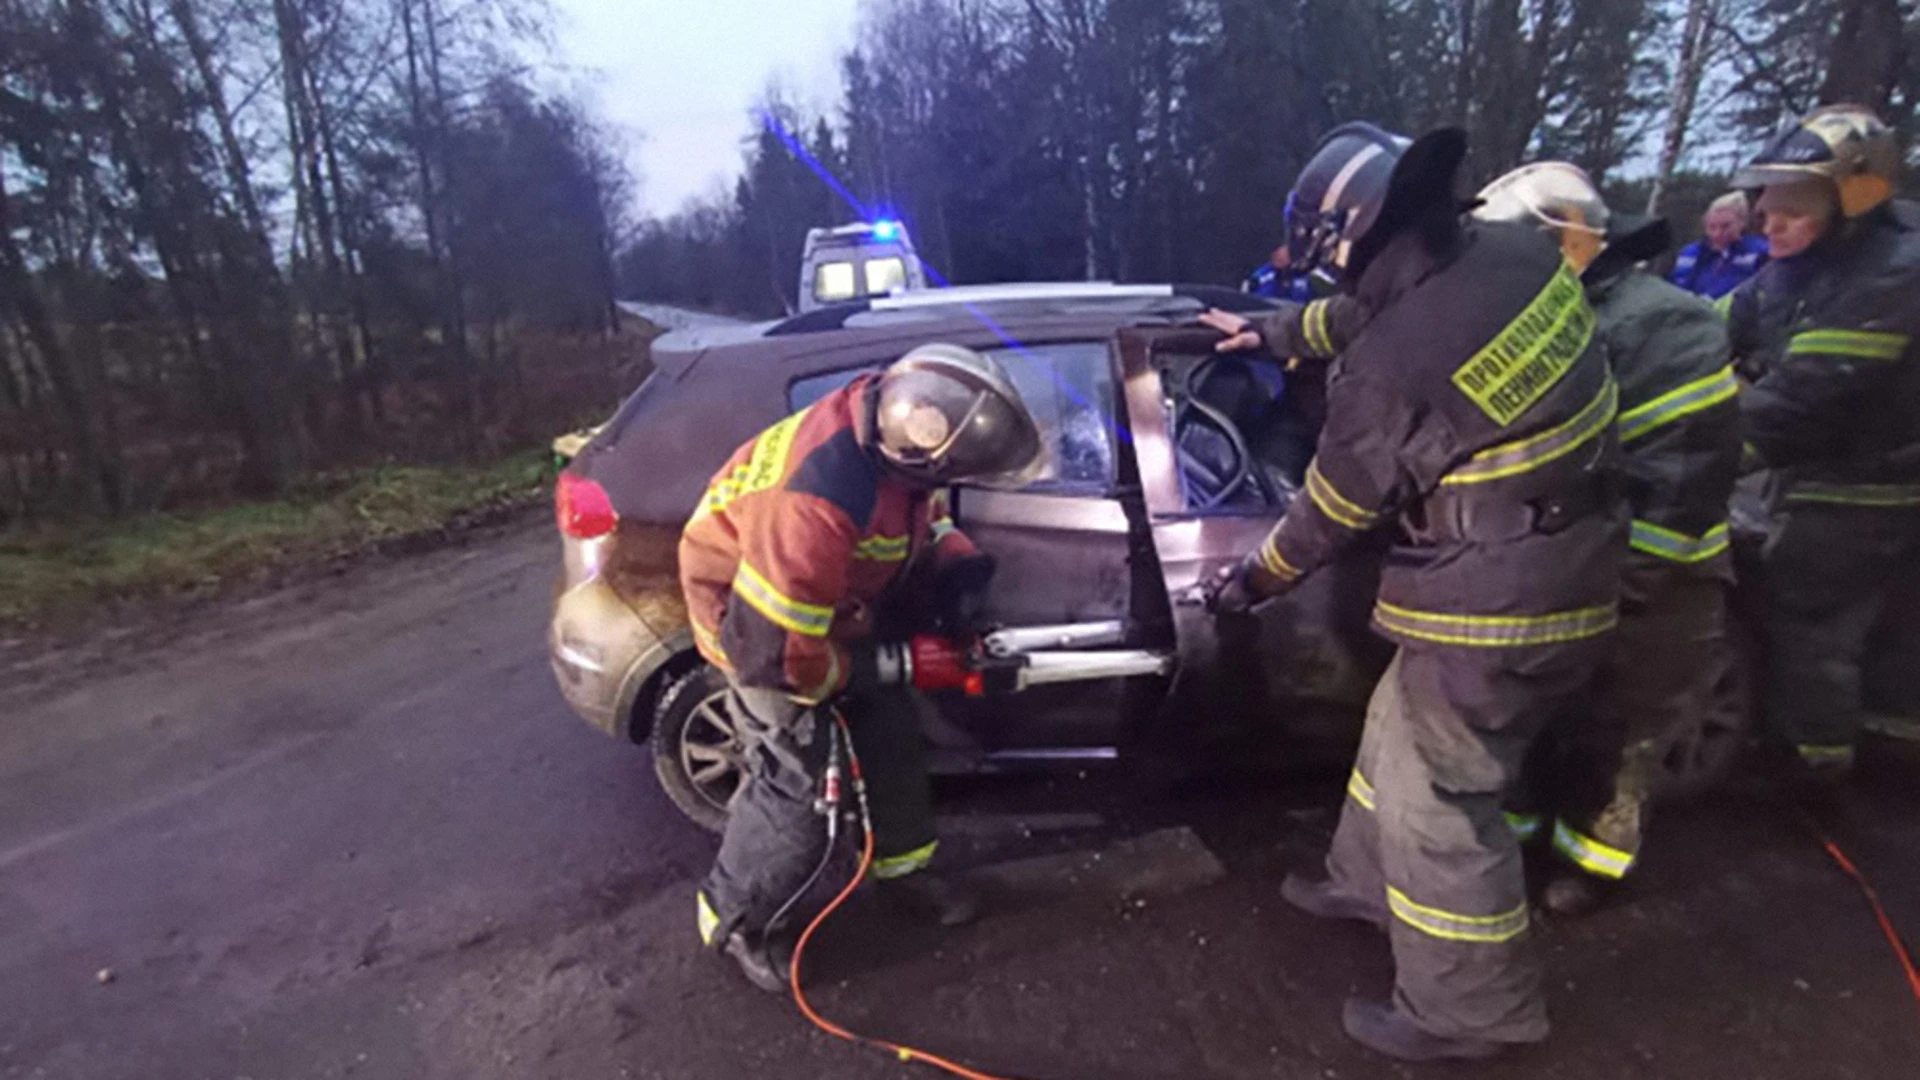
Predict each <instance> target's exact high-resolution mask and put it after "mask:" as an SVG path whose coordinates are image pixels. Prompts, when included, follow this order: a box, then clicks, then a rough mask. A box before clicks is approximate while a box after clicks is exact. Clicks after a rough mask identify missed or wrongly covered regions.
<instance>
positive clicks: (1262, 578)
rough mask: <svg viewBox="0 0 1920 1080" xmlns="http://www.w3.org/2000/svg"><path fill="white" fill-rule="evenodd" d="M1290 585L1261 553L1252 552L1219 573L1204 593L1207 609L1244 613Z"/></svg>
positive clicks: (1228, 612) (1277, 594)
mask: <svg viewBox="0 0 1920 1080" xmlns="http://www.w3.org/2000/svg"><path fill="white" fill-rule="evenodd" d="M1289 587H1290V583H1289V582H1287V581H1286V580H1285V579H1283V578H1281V577H1280V576H1278V575H1277V574H1272V573H1269V572H1268V571H1267V568H1266V567H1265V566H1263V565H1261V563H1260V559H1259V558H1258V557H1257V556H1253V555H1249V556H1247V557H1246V558H1244V559H1241V560H1240V561H1239V562H1237V563H1235V564H1234V565H1232V566H1228V567H1223V568H1222V569H1221V570H1220V572H1219V573H1217V574H1215V575H1214V576H1213V578H1212V580H1210V581H1208V582H1207V585H1206V588H1205V590H1204V592H1203V593H1202V597H1203V599H1204V600H1205V601H1206V605H1207V610H1208V611H1210V612H1212V613H1213V614H1215V615H1244V614H1246V613H1247V612H1249V611H1252V610H1253V609H1254V607H1255V606H1257V605H1259V604H1260V603H1262V602H1263V601H1266V600H1271V599H1273V598H1274V597H1276V596H1279V595H1280V594H1281V593H1283V592H1286V591H1287V589H1288V588H1289Z"/></svg>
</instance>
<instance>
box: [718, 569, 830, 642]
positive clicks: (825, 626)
mask: <svg viewBox="0 0 1920 1080" xmlns="http://www.w3.org/2000/svg"><path fill="white" fill-rule="evenodd" d="M733 594H734V595H735V596H738V597H739V598H740V599H742V600H745V601H746V602H747V603H748V604H750V605H751V606H752V607H753V610H755V611H757V612H759V613H760V614H762V615H765V616H766V617H767V618H768V619H770V620H772V622H773V624H774V625H775V626H778V627H780V628H781V629H783V630H791V631H793V632H794V633H796V634H805V635H807V636H808V637H826V636H827V631H828V630H831V629H832V628H833V609H832V608H830V607H822V606H821V605H819V604H805V603H801V602H800V601H798V600H795V599H793V598H792V597H789V596H787V595H785V594H784V593H782V592H781V591H780V590H778V589H776V588H774V587H773V584H772V583H771V582H769V581H768V580H767V579H766V578H764V577H762V576H761V575H760V571H758V570H755V569H754V568H753V567H752V566H751V565H749V564H747V563H746V562H742V563H741V564H740V569H739V570H738V571H737V572H736V573H735V574H734V575H733Z"/></svg>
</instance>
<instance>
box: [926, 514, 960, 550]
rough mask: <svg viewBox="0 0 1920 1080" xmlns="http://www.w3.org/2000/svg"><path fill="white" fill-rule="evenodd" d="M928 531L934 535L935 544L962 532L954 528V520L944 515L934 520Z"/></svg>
mask: <svg viewBox="0 0 1920 1080" xmlns="http://www.w3.org/2000/svg"><path fill="white" fill-rule="evenodd" d="M928 531H929V532H931V533H932V534H933V542H934V543H936V544H937V543H939V542H940V541H942V540H945V539H946V538H947V537H948V536H951V535H952V534H954V533H956V532H959V531H960V530H958V529H956V528H954V525H953V519H952V518H950V517H947V516H946V515H944V514H943V515H941V516H940V517H937V518H934V519H933V523H932V524H931V525H929V526H928Z"/></svg>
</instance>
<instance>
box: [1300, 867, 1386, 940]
mask: <svg viewBox="0 0 1920 1080" xmlns="http://www.w3.org/2000/svg"><path fill="white" fill-rule="evenodd" d="M1280 899H1282V900H1285V901H1286V902H1287V903H1289V904H1292V905H1293V906H1294V907H1296V908H1299V909H1300V910H1301V911H1304V912H1306V913H1307V914H1309V915H1311V916H1313V917H1314V918H1316V919H1347V920H1351V921H1353V922H1364V923H1372V924H1373V925H1375V926H1378V927H1381V928H1385V927H1386V925H1387V913H1386V912H1385V911H1384V910H1382V909H1381V908H1378V907H1376V906H1374V905H1372V904H1369V903H1367V902H1366V901H1365V900H1359V899H1355V898H1354V897H1351V896H1348V895H1347V894H1345V893H1343V892H1340V891H1338V890H1336V889H1335V888H1334V887H1333V882H1331V881H1308V880H1307V879H1306V878H1303V877H1301V876H1300V875H1298V874H1288V875H1287V876H1286V878H1285V880H1283V881H1281V882H1280Z"/></svg>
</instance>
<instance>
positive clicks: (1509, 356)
mask: <svg viewBox="0 0 1920 1080" xmlns="http://www.w3.org/2000/svg"><path fill="white" fill-rule="evenodd" d="M1376 130H1377V129H1376ZM1465 155H1466V138H1465V135H1464V134H1463V133H1461V132H1459V131H1457V130H1452V129H1448V130H1443V131H1439V132H1435V133H1432V134H1430V135H1427V136H1425V137H1424V138H1422V139H1421V140H1419V141H1418V142H1416V143H1414V144H1413V145H1412V146H1411V147H1409V148H1407V149H1406V150H1405V151H1404V153H1401V152H1400V151H1399V148H1398V147H1397V146H1395V145H1393V144H1392V143H1391V142H1388V141H1386V140H1383V139H1381V138H1379V137H1378V136H1377V135H1374V134H1371V133H1368V132H1365V131H1355V130H1353V129H1352V128H1342V129H1336V131H1335V132H1333V133H1332V134H1331V135H1330V136H1329V137H1328V138H1327V139H1326V140H1324V141H1323V143H1322V145H1321V147H1320V148H1319V150H1318V151H1316V153H1315V155H1314V157H1313V159H1312V160H1311V161H1310V162H1309V163H1308V165H1307V167H1306V169H1305V170H1304V172H1303V173H1302V175H1301V177H1300V180H1299V181H1298V183H1297V185H1296V188H1295V199H1296V204H1297V205H1303V206H1307V207H1311V208H1314V209H1312V210H1311V211H1309V212H1308V213H1311V214H1312V215H1313V218H1312V219H1310V220H1308V221H1305V222H1303V224H1305V225H1306V226H1307V228H1306V230H1305V231H1306V232H1307V234H1308V235H1307V236H1306V238H1305V243H1304V245H1303V246H1304V247H1305V248H1306V250H1307V252H1308V254H1309V258H1310V259H1311V261H1312V262H1313V263H1314V264H1315V265H1327V266H1331V267H1333V268H1334V269H1335V270H1336V272H1337V273H1338V275H1339V277H1340V279H1341V281H1342V287H1343V288H1344V289H1346V290H1348V291H1349V292H1351V293H1352V294H1353V295H1354V296H1355V297H1356V298H1357V299H1358V300H1359V301H1360V302H1361V303H1362V304H1364V306H1365V308H1366V310H1368V311H1370V312H1372V313H1373V314H1372V320H1371V322H1369V323H1368V324H1367V326H1366V329H1365V330H1364V331H1362V332H1361V333H1360V334H1359V336H1358V337H1356V338H1355V339H1354V340H1353V341H1352V342H1351V344H1349V345H1348V346H1347V348H1346V349H1345V350H1344V351H1343V352H1342V353H1341V355H1340V357H1339V359H1338V360H1337V361H1336V362H1335V364H1334V366H1333V369H1332V372H1331V373H1330V376H1329V380H1328V396H1329V402H1328V417H1327V423H1326V427H1325V429H1324V431H1323V432H1322V434H1321V437H1320V444H1319V451H1318V453H1317V455H1316V456H1315V459H1314V462H1313V464H1312V466H1311V467H1310V468H1309V469H1308V472H1307V482H1306V493H1307V496H1308V497H1306V498H1299V499H1295V500H1294V501H1293V503H1292V504H1291V505H1290V506H1289V507H1288V510H1287V513H1286V515H1285V517H1284V518H1283V519H1282V520H1281V522H1280V524H1279V525H1278V526H1276V527H1275V528H1274V530H1273V532H1272V533H1271V534H1270V535H1269V536H1268V537H1267V539H1266V541H1265V543H1263V544H1262V545H1261V546H1260V548H1259V549H1258V550H1257V551H1255V552H1253V553H1252V554H1250V555H1249V556H1247V558H1246V559H1245V560H1244V561H1243V562H1242V563H1241V564H1240V565H1239V566H1237V567H1234V568H1231V569H1229V570H1228V571H1226V572H1225V573H1223V574H1222V575H1221V576H1220V577H1219V578H1217V579H1216V580H1215V582H1214V585H1213V589H1212V595H1211V601H1212V603H1213V606H1214V608H1215V610H1216V611H1219V612H1222V613H1232V612H1237V611H1241V610H1244V609H1245V608H1247V607H1248V606H1250V605H1251V604H1253V603H1255V602H1257V601H1258V600H1260V599H1262V598H1264V597H1269V596H1273V595H1277V594H1279V593H1281V592H1284V591H1285V590H1286V589H1287V588H1288V587H1290V586H1291V585H1293V584H1294V583H1296V582H1298V581H1299V580H1300V579H1301V578H1303V577H1305V576H1306V575H1308V574H1310V573H1312V572H1313V571H1314V570H1316V569H1317V568H1319V567H1321V566H1323V565H1325V564H1326V563H1327V562H1328V561H1329V560H1330V559H1332V558H1333V557H1334V555H1335V554H1336V553H1337V552H1339V551H1340V549H1341V548H1343V547H1344V546H1345V545H1347V544H1348V543H1350V542H1351V541H1352V540H1354V539H1355V538H1356V537H1358V536H1359V535H1361V534H1362V533H1364V532H1366V531H1367V530H1370V529H1373V528H1376V527H1390V528H1393V529H1395V530H1396V539H1397V543H1396V544H1395V546H1394V548H1393V550H1392V551H1391V552H1390V554H1389V555H1388V556H1387V559H1386V564H1385V567H1384V571H1383V576H1382V580H1381V585H1380V594H1379V599H1378V602H1377V605H1376V607H1375V609H1374V616H1373V621H1374V625H1375V627H1376V629H1378V630H1379V631H1380V632H1382V633H1383V634H1385V635H1386V636H1388V637H1389V638H1391V639H1392V640H1393V641H1394V642H1395V643H1396V644H1397V645H1398V646H1399V649H1398V651H1397V653H1396V655H1395V658H1394V660H1393V662H1392V663H1391V665H1390V666H1389V667H1388V670H1387V672H1386V674H1385V675H1384V676H1383V677H1382V679H1381V682H1380V685H1379V687H1378V688H1377V690H1376V691H1375V694H1374V697H1373V701H1372V704H1371V706H1370V707H1369V710H1368V716H1367V721H1366V728H1365V732H1364V735H1363V738H1362V742H1361V748H1360V755H1359V760H1358V762H1357V763H1356V767H1355V770H1354V772H1353V775H1352V777H1351V779H1350V781H1349V784H1348V796H1349V797H1348V801H1347V804H1346V806H1345V807H1344V809H1343V811H1342V814H1341V819H1340V826H1339V829H1338V830H1337V832H1336V834H1335V837H1334V843H1333V848H1332V850H1331V851H1330V853H1329V855H1328V858H1327V869H1328V871H1329V875H1330V876H1329V878H1328V879H1327V880H1326V881H1324V882H1314V883H1310V882H1307V881H1305V880H1304V879H1302V878H1298V877H1290V878H1289V879H1288V881H1287V882H1286V884H1285V886H1284V887H1283V895H1285V897H1286V898H1287V899H1288V900H1289V901H1290V902H1291V903H1293V904H1295V905H1296V906H1299V907H1301V908H1303V909H1304V910H1306V911H1308V912H1309V913H1310V914H1313V915H1316V916H1321V917H1329V918H1357V919H1363V920H1367V921H1370V922H1374V923H1376V924H1379V925H1382V926H1385V927H1386V928H1387V930H1388V933H1389V935H1390V938H1391V941H1392V946H1393V955H1394V963H1395V982H1394V990H1393V995H1392V998H1391V1000H1390V1001H1375V1000H1367V999H1363V998H1354V999H1351V1000H1349V1001H1348V1002H1347V1004H1346V1008H1345V1013H1344V1017H1343V1021H1344V1026H1345V1029H1346V1031H1347V1033H1348V1034H1349V1035H1350V1036H1351V1037H1353V1038H1354V1039H1355V1040H1357V1041H1359V1042H1360V1043H1362V1044H1364V1045H1366V1046H1368V1047H1370V1048H1372V1049H1374V1050H1376V1051H1379V1052H1381V1053H1384V1054H1387V1055H1390V1056H1393V1057H1396V1058H1400V1059H1404V1060H1433V1059H1440V1058H1483V1057H1491V1056H1494V1055H1496V1054H1498V1053H1500V1052H1501V1051H1502V1050H1503V1049H1505V1048H1506V1047H1508V1046H1511V1045H1514V1044H1522V1043H1531V1042H1537V1041H1539V1040H1541V1039H1543V1038H1545V1037H1546V1034H1547V1016H1546V1006H1545V1002H1544V999H1543V998H1542V996H1541V992H1540V972H1539V968H1538V965H1537V961H1536V959H1535V958H1534V957H1533V955H1532V953H1531V951H1530V950H1529V948H1528V943H1527V929H1528V925H1529V912H1528V904H1527V897H1526V885H1525V880H1524V876H1523V871H1522V866H1521V854H1520V844H1519V841H1518V839H1517V838H1516V837H1515V836H1514V834H1513V832H1512V831H1511V830H1510V829H1509V828H1508V826H1507V824H1506V822H1505V820H1504V818H1503V817H1502V801H1503V799H1504V798H1505V797H1506V795H1507V793H1508V791H1509V789H1510V788H1511V787H1512V785H1513V783H1514V781H1515V779H1516V778H1517V776H1518V774H1519V772H1520V769H1521V764H1522V762H1523V760H1524V759H1525V757H1526V755H1527V750H1528V747H1529V745H1530V744H1531V743H1532V741H1533V739H1534V737H1535V736H1536V735H1537V734H1538V733H1539V732H1540V731H1541V729H1542V728H1543V727H1544V726H1545V725H1546V724H1547V723H1548V721H1549V720H1550V719H1551V718H1553V717H1555V716H1557V715H1561V714H1563V713H1565V712H1566V711H1567V710H1568V708H1569V705H1570V703H1571V702H1572V700H1573V699H1575V698H1577V697H1578V696H1580V695H1581V694H1582V693H1584V692H1585V691H1586V689H1587V687H1588V685H1589V684H1590V682H1591V679H1592V677H1593V673H1594V671H1595V669H1596V667H1597V665H1598V663H1599V661H1600V659H1601V658H1602V656H1603V655H1604V654H1605V651H1606V647H1607V645H1608V636H1609V635H1610V633H1611V632H1612V630H1613V628H1614V626H1615V624H1616V623H1617V621H1618V603H1617V597H1618V588H1619V575H1620V564H1621V556H1622V554H1623V552H1624V549H1625V547H1626V537H1625V515H1624V513H1623V512H1621V511H1620V509H1619V506H1620V504H1619V498H1618V492H1617V490H1616V489H1617V483H1618V482H1617V479H1616V478H1615V476H1614V475H1613V474H1614V469H1615V459H1616V457H1617V449H1616V446H1615V443H1614V435H1613V430H1614V421H1615V418H1616V412H1617V406H1618V388H1617V387H1616V386H1615V384H1614V381H1613V378H1612V376H1611V375H1610V374H1609V372H1608V370H1607V365H1606V361H1605V358H1604V356H1603V355H1602V353H1601V351H1600V349H1599V348H1598V346H1597V344H1596V341H1595V327H1594V315H1593V311H1592V309H1591V308H1589V307H1588V306H1587V302H1586V298H1585V296H1584V294H1583V292H1582V289H1581V286H1580V282H1579V279H1578V278H1577V277H1576V276H1575V275H1574V273H1573V271H1572V269H1571V268H1570V267H1568V266H1567V265H1566V264H1565V262H1564V261H1563V260H1562V259H1561V257H1560V253H1559V252H1558V250H1556V248H1555V247H1554V245H1553V244H1552V243H1551V242H1550V241H1549V240H1548V239H1547V238H1546V237H1544V236H1542V235H1541V234H1540V233H1539V232H1538V231H1537V230H1534V229H1530V228H1522V227H1515V226H1511V225H1504V224H1494V223H1470V222H1469V221H1467V220H1466V219H1465V218H1464V217H1463V211H1464V209H1465V208H1466V205H1467V201H1466V200H1465V199H1464V198H1463V197H1462V193H1461V192H1460V191H1459V190H1458V188H1457V183H1458V176H1459V170H1460V165H1461V162H1462V161H1463V160H1464V158H1465ZM1304 216H1305V215H1304V214H1303V217H1304ZM1296 235H1299V234H1297V233H1296Z"/></svg>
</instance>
